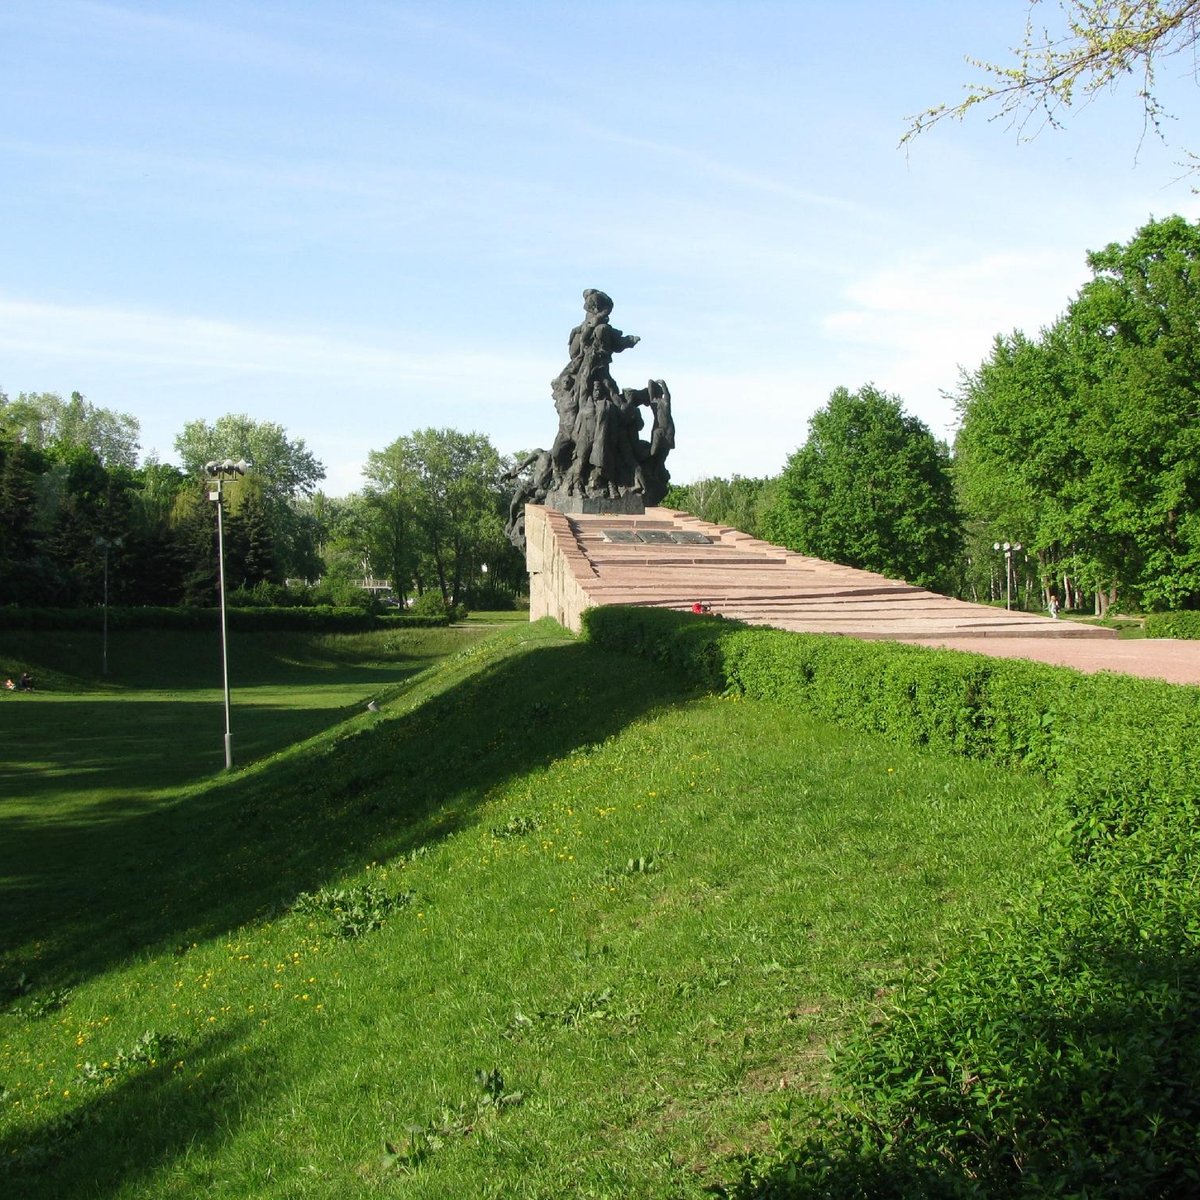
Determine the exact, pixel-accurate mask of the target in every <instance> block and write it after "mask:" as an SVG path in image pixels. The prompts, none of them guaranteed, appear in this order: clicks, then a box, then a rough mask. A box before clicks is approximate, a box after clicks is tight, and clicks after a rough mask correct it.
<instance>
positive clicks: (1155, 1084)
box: [584, 608, 1200, 1200]
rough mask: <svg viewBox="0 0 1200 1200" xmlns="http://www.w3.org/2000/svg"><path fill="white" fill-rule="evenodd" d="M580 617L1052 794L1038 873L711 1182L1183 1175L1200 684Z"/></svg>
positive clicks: (805, 1185) (735, 1189) (1144, 1184)
mask: <svg viewBox="0 0 1200 1200" xmlns="http://www.w3.org/2000/svg"><path fill="white" fill-rule="evenodd" d="M584 632H585V636H587V637H589V638H591V639H593V640H595V641H598V642H600V643H602V644H605V645H609V646H612V647H614V648H620V649H624V650H626V651H630V652H634V653H639V654H645V655H647V656H649V657H652V658H655V659H657V660H658V661H660V662H663V663H667V664H671V665H674V666H675V667H677V668H678V669H680V670H682V671H683V672H685V673H686V675H687V676H688V677H690V678H691V679H693V680H694V681H695V682H697V683H699V684H703V685H704V686H707V687H711V688H722V689H731V690H738V691H742V692H744V693H746V694H747V695H751V696H755V697H762V698H764V699H772V700H775V701H778V702H781V703H786V704H792V705H795V706H796V707H798V708H801V709H803V710H805V711H810V712H813V713H815V714H818V715H820V716H823V717H824V718H826V719H828V720H830V721H833V722H835V723H838V724H842V725H848V726H851V727H853V728H856V729H862V730H868V731H871V732H875V733H879V734H882V735H884V736H885V737H889V738H893V739H896V740H899V741H903V742H906V743H908V744H912V745H923V746H929V747H931V748H934V749H937V750H941V751H948V752H952V753H956V754H965V755H970V756H972V757H978V758H989V759H992V760H993V761H995V762H997V763H1000V764H1005V765H1009V766H1016V767H1022V768H1024V769H1027V770H1035V771H1038V772H1040V773H1042V774H1043V775H1045V776H1046V777H1047V778H1048V779H1049V780H1050V781H1051V783H1052V784H1053V790H1054V794H1055V795H1056V796H1058V797H1059V798H1060V801H1061V804H1060V809H1059V823H1060V829H1059V833H1060V839H1059V841H1060V858H1059V860H1058V866H1057V869H1056V870H1055V872H1054V873H1053V875H1052V876H1051V878H1049V879H1048V880H1047V881H1046V883H1045V884H1044V886H1043V888H1042V890H1041V892H1040V893H1039V894H1037V895H1036V896H1033V897H1031V898H1028V899H1025V900H1023V901H1021V902H1018V903H1016V904H1014V907H1013V909H1012V911H1011V913H1010V915H1009V916H1008V918H1007V919H1006V920H1005V921H1004V922H1002V923H1001V924H1000V925H998V926H997V927H996V928H993V929H989V930H986V931H982V932H981V933H980V934H979V935H978V937H977V938H976V940H975V941H974V942H973V943H972V944H971V945H970V946H968V947H967V949H966V950H965V951H964V952H963V953H961V954H959V955H958V956H957V957H954V958H952V959H951V960H950V961H949V962H947V963H946V964H945V965H944V966H942V967H941V968H940V969H938V970H937V971H936V972H934V973H933V974H932V975H931V976H929V977H928V978H925V979H922V980H914V981H913V982H911V983H910V984H909V986H908V987H907V988H906V989H905V990H903V991H902V992H901V993H900V994H899V995H898V997H897V998H896V1001H895V1004H894V1007H893V1010H892V1012H891V1016H890V1019H887V1020H885V1021H884V1022H883V1023H882V1024H881V1025H880V1026H878V1027H876V1028H871V1029H868V1030H866V1031H864V1032H863V1033H862V1034H860V1035H858V1036H857V1037H856V1038H854V1039H852V1041H851V1042H850V1044H849V1045H848V1046H847V1047H846V1048H845V1049H844V1050H843V1051H842V1053H841V1055H840V1056H839V1058H838V1059H837V1060H836V1061H835V1078H836V1081H837V1086H838V1089H839V1090H838V1092H837V1093H835V1096H836V1099H835V1101H834V1102H833V1103H831V1104H830V1105H829V1106H827V1107H826V1109H825V1110H824V1113H823V1119H822V1121H821V1123H820V1124H819V1126H818V1129H817V1131H816V1133H815V1134H813V1135H811V1136H810V1137H808V1138H807V1140H805V1141H804V1142H803V1143H802V1144H801V1145H799V1146H795V1147H787V1146H785V1147H784V1148H783V1149H782V1152H781V1153H778V1154H777V1155H776V1156H775V1157H774V1158H773V1159H771V1160H769V1161H760V1160H750V1161H749V1162H748V1163H746V1164H744V1167H743V1171H742V1175H741V1178H740V1179H739V1180H738V1181H736V1182H735V1183H734V1184H732V1185H731V1186H730V1188H729V1189H727V1191H728V1193H729V1194H731V1195H733V1196H737V1197H741V1198H743V1200H749V1198H750V1197H757V1198H762V1200H766V1198H768V1197H787V1196H797V1197H798V1196H815V1195H820V1196H828V1197H861V1196H896V1197H900V1196H926V1197H929V1196H947V1197H967V1196H971V1197H984V1196H987V1197H1004V1196H1014V1197H1015V1196H1018V1195H1019V1196H1034V1195H1036V1196H1042V1195H1073V1196H1104V1197H1126V1196H1128V1197H1131V1198H1132V1197H1135V1196H1139V1197H1140V1196H1158V1197H1167V1196H1172V1197H1173V1196H1179V1197H1184V1196H1192V1195H1196V1194H1197V1193H1200V1160H1198V1159H1197V1156H1196V1145H1197V1130H1198V1129H1200V1091H1198V1090H1197V1089H1196V1088H1195V1086H1194V1081H1195V1079H1196V1078H1200V763H1198V761H1197V758H1196V755H1195V751H1194V742H1195V733H1194V731H1195V729H1196V728H1197V727H1198V724H1200V688H1183V687H1176V686H1173V685H1171V684H1166V683H1158V682H1155V681H1152V680H1143V679H1133V678H1125V677H1120V676H1113V675H1092V676H1085V675H1081V674H1079V673H1078V672H1075V671H1070V670H1067V669H1065V668H1058V667H1049V666H1044V665H1042V664H1038V663H1027V662H1020V661H1008V660H1001V659H987V658H984V657H982V656H979V655H970V654H962V653H959V652H955V651H945V650H931V649H924V648H921V647H913V646H903V645H898V644H890V643H886V642H858V641H854V640H853V639H850V638H835V637H814V636H807V635H802V634H793V633H785V632H782V631H779V630H773V629H758V628H754V629H752V628H749V627H747V626H744V625H740V624H738V623H736V622H725V621H720V620H716V619H709V618H703V617H693V616H690V615H685V614H679V613H671V612H662V611H655V610H650V609H609V608H604V609H593V610H590V611H589V612H587V613H585V614H584Z"/></svg>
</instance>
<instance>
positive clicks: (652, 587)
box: [525, 505, 1116, 645]
mask: <svg viewBox="0 0 1200 1200" xmlns="http://www.w3.org/2000/svg"><path fill="white" fill-rule="evenodd" d="M525 528H526V538H527V546H528V549H527V561H528V564H529V569H530V575H531V594H530V607H531V612H530V615H531V617H532V618H533V619H537V618H538V617H541V616H553V617H555V619H556V620H558V621H559V622H560V623H561V624H563V625H565V626H567V627H568V628H570V629H575V630H578V629H579V627H580V616H581V614H582V612H583V610H584V609H585V608H588V607H591V606H593V605H603V604H636V605H646V606H651V607H655V608H670V609H677V610H680V611H688V610H690V609H691V608H692V606H693V604H696V603H701V604H705V605H708V606H709V607H710V608H711V610H712V611H713V612H714V613H719V614H720V615H721V616H725V617H732V618H735V619H737V620H739V621H745V622H747V623H749V624H752V625H772V626H775V627H777V628H779V629H791V630H795V631H797V632H801V633H841V634H847V635H849V636H851V637H857V638H890V639H893V640H896V641H906V642H931V643H936V644H942V645H946V644H953V643H955V642H957V641H958V640H960V639H970V640H972V641H973V640H974V639H977V638H1073V639H1076V638H1082V639H1105V640H1108V639H1114V638H1115V637H1116V633H1115V632H1114V631H1113V630H1110V629H1101V628H1097V627H1095V626H1090V625H1079V624H1076V623H1075V622H1068V621H1057V620H1053V619H1051V618H1050V617H1048V616H1047V617H1042V616H1036V615H1034V614H1032V613H1023V612H1006V611H1005V610H1004V609H998V608H993V607H991V606H989V605H984V604H971V603H967V602H965V601H962V600H952V599H950V598H949V597H947V596H939V595H938V594H937V593H936V592H930V591H927V590H926V589H924V588H919V587H913V586H912V585H911V584H907V583H903V582H900V581H898V580H895V579H887V578H885V577H884V576H882V575H877V574H875V573H874V572H872V571H860V570H857V569H856V568H854V567H842V566H838V565H836V564H835V563H827V562H824V561H822V560H821V559H818V558H809V557H806V556H805V555H803V554H796V553H794V552H792V551H790V550H784V549H781V548H780V547H778V546H773V545H771V544H770V543H768V542H762V541H759V540H757V539H756V538H752V537H750V536H749V535H747V534H745V533H741V532H739V531H738V530H736V529H730V528H728V527H725V526H719V525H712V524H709V523H708V522H706V521H700V520H698V519H697V518H695V517H693V516H691V515H690V514H688V513H683V512H677V511H675V510H672V509H666V508H651V509H648V510H647V511H646V513H645V515H644V516H637V517H631V516H595V515H584V514H571V515H567V514H565V513H560V512H557V511H555V510H553V509H546V508H542V507H540V506H537V505H530V506H529V507H528V508H527V509H526V516H525Z"/></svg>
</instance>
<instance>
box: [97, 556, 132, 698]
mask: <svg viewBox="0 0 1200 1200" xmlns="http://www.w3.org/2000/svg"><path fill="white" fill-rule="evenodd" d="M96 545H97V546H99V547H100V549H101V550H103V551H104V640H103V643H102V645H103V647H104V648H103V650H102V652H101V656H100V674H101V675H107V674H108V552H109V551H110V550H116V549H117V548H118V547H120V546H123V545H125V539H124V538H119V537H118V538H106V537H98V538H97V539H96Z"/></svg>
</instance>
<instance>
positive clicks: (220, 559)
mask: <svg viewBox="0 0 1200 1200" xmlns="http://www.w3.org/2000/svg"><path fill="white" fill-rule="evenodd" d="M249 466H250V464H249V463H248V462H247V461H246V460H245V459H244V458H242V459H239V460H238V461H237V462H234V461H233V459H231V458H227V459H225V460H224V461H223V462H207V463H205V464H204V473H205V474H206V475H207V476H208V478H209V479H210V480H211V481H212V483H213V484H214V485H215V487H216V490H215V491H209V493H208V498H209V499H210V500H211V501H212V502H213V503H214V504H215V505H216V506H217V578H218V580H219V581H220V589H221V670H222V673H223V676H224V680H225V770H227V771H228V770H229V769H230V767H232V766H233V733H232V732H231V730H230V727H229V634H228V627H227V625H226V621H225V522H224V518H223V517H222V512H223V510H224V503H223V502H222V499H221V491H222V488H223V487H224V485H225V484H226V483H228V482H229V481H230V480H231V479H235V478H237V476H239V475H245V473H246V469H247V468H248V467H249Z"/></svg>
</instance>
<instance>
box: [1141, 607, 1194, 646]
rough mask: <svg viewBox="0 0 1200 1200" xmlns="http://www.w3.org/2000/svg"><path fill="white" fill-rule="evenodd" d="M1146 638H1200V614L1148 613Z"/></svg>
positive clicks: (1191, 639)
mask: <svg viewBox="0 0 1200 1200" xmlns="http://www.w3.org/2000/svg"><path fill="white" fill-rule="evenodd" d="M1145 630H1146V636H1147V637H1152V638H1183V639H1185V640H1188V641H1196V639H1197V638H1200V612H1169V613H1147V614H1146V620H1145Z"/></svg>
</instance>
